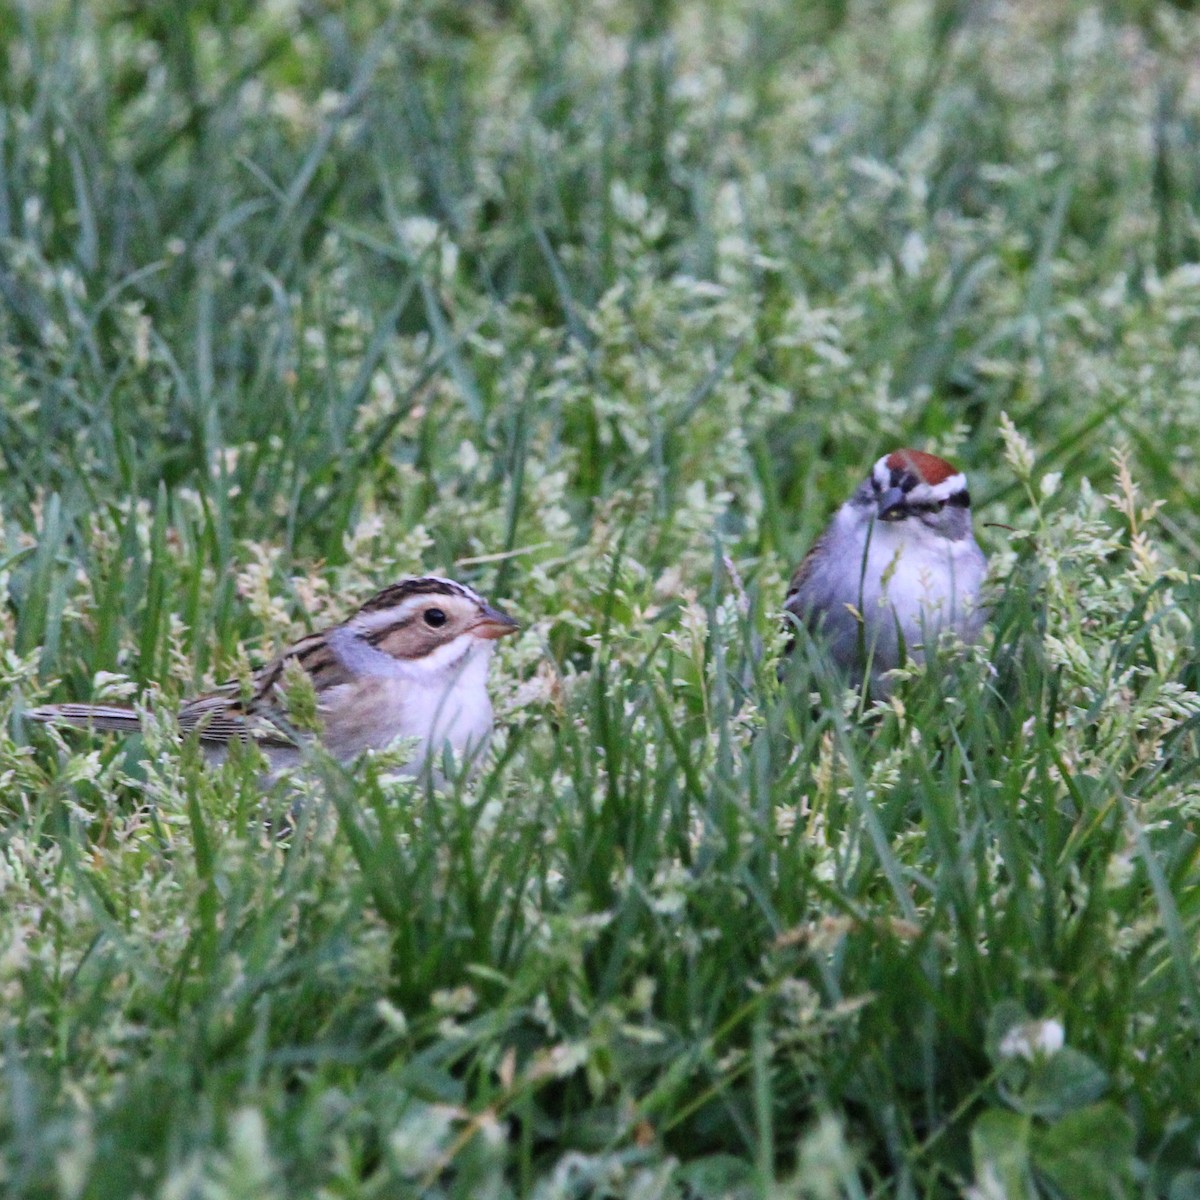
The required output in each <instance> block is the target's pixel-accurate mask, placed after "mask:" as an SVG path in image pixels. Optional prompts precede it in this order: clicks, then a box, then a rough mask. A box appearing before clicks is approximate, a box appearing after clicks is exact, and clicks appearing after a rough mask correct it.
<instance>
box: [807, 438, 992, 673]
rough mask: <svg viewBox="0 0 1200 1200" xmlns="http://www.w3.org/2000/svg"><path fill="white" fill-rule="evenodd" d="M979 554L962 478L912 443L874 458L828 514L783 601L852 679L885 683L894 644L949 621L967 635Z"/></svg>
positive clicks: (975, 624)
mask: <svg viewBox="0 0 1200 1200" xmlns="http://www.w3.org/2000/svg"><path fill="white" fill-rule="evenodd" d="M986 570H987V559H986V558H984V555H983V551H982V550H980V549H979V546H978V545H977V544H976V542H975V536H974V534H973V533H972V532H971V497H970V494H969V493H968V491H967V481H966V478H965V477H964V476H963V475H962V474H961V472H959V471H958V470H957V469H956V468H954V467H953V466H951V465H950V464H949V463H948V462H946V461H945V460H944V459H941V458H937V457H935V456H934V455H932V454H925V453H924V452H923V451H920V450H896V451H894V452H893V453H891V454H888V455H885V456H884V457H883V458H881V459H880V460H879V461H878V462H877V463H876V464H875V466H874V467H873V468H872V469H871V473H870V475H868V476H867V478H866V480H865V481H864V482H863V483H862V485H861V486H860V487H859V488H858V490H857V491H856V492H855V493H854V495H853V496H851V497H850V499H849V500H847V501H846V503H845V504H843V505H842V507H841V508H839V509H838V511H837V512H836V513H835V514H834V516H833V519H832V520H831V521H830V522H829V525H828V526H827V527H826V529H825V532H824V533H822V534H821V536H820V537H819V538H817V540H816V542H815V543H814V545H813V547H812V549H811V550H809V552H808V554H807V555H805V557H804V561H803V562H801V564H800V566H799V567H798V568H797V569H796V573H795V575H794V576H793V577H792V583H791V587H790V588H789V589H788V595H787V601H786V603H785V607H786V608H787V610H788V612H790V613H792V614H793V615H794V616H796V617H798V618H799V619H800V620H801V621H802V622H803V623H804V624H805V625H806V626H807V627H808V629H809V630H810V631H812V632H813V633H815V634H816V636H817V638H818V639H819V640H820V641H821V642H822V643H823V644H824V646H825V647H826V649H827V650H828V653H829V655H830V657H831V658H832V659H833V661H834V662H835V663H836V664H837V666H838V667H840V668H841V669H842V670H845V671H848V672H849V673H850V675H851V677H852V678H853V679H854V680H855V682H856V683H859V682H861V680H862V677H863V674H864V672H865V671H869V673H870V680H871V686H872V690H873V691H874V693H875V694H876V695H887V693H888V692H889V691H890V690H891V689H890V686H889V684H888V681H887V680H886V679H885V678H883V676H884V673H885V672H887V671H890V670H891V669H892V668H893V667H897V666H899V665H900V661H901V646H902V645H903V647H904V649H905V651H907V653H908V655H909V656H910V657H914V658H918V659H919V658H921V657H922V656H921V653H920V652H921V649H922V647H924V646H926V645H929V644H931V643H933V642H934V641H936V639H937V636H938V634H939V633H940V632H941V631H942V630H943V629H947V628H948V629H952V630H954V632H955V633H957V635H958V636H959V637H960V638H961V639H962V640H963V641H965V642H970V641H974V640H975V638H977V637H978V636H979V631H980V628H981V627H982V625H983V619H984V613H983V610H982V609H981V608H980V606H979V589H980V585H981V584H982V583H983V577H984V574H985V572H986Z"/></svg>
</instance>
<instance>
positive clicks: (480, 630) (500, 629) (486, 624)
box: [471, 604, 521, 639]
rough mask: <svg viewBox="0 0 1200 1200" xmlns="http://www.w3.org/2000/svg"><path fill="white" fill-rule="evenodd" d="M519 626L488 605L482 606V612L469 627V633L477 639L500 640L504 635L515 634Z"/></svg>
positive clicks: (510, 618) (504, 614)
mask: <svg viewBox="0 0 1200 1200" xmlns="http://www.w3.org/2000/svg"><path fill="white" fill-rule="evenodd" d="M520 628H521V627H520V625H518V624H517V623H516V621H514V620H513V619H512V617H510V616H508V615H507V614H506V613H502V612H501V611H500V610H499V609H498V608H493V607H492V606H491V605H490V604H485V605H484V606H483V612H481V613H480V614H479V620H477V621H476V622H475V624H474V625H472V626H471V632H472V633H473V634H474V635H475V636H476V637H478V638H488V639H494V638H502V637H504V636H505V635H506V634H509V633H516V632H517V630H518V629H520Z"/></svg>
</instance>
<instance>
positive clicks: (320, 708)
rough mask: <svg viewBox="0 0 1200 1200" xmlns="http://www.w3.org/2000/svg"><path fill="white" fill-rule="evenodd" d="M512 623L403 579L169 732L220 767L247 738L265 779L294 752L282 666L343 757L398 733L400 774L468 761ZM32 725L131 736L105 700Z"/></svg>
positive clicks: (487, 723)
mask: <svg viewBox="0 0 1200 1200" xmlns="http://www.w3.org/2000/svg"><path fill="white" fill-rule="evenodd" d="M517 628H518V626H517V623H516V621H514V620H513V619H512V618H511V617H509V616H506V615H505V614H504V613H502V612H500V611H498V610H497V609H495V608H493V607H492V606H491V605H490V604H488V602H487V601H486V600H485V599H484V598H483V597H482V596H480V595H479V594H478V593H477V592H474V591H473V590H472V589H471V588H469V587H467V586H465V585H464V584H461V583H455V582H454V581H453V580H450V579H442V578H440V577H438V576H432V575H431V576H425V577H423V578H419V579H406V580H403V581H401V582H399V583H394V584H392V585H391V586H390V587H386V588H384V589H383V590H382V591H380V592H377V593H376V594H375V595H374V596H372V597H371V598H370V599H369V600H368V601H367V602H366V603H365V604H363V605H362V606H361V607H360V608H359V609H358V610H357V611H356V612H355V613H354V614H353V615H352V616H350V617H348V618H347V619H346V620H345V621H342V622H341V623H340V624H338V625H334V626H332V627H331V628H329V629H325V630H322V631H320V632H319V633H312V634H309V635H308V636H307V637H303V638H301V639H300V640H299V641H298V642H295V643H294V644H293V645H291V646H290V647H288V649H286V650H285V651H284V652H283V653H282V654H280V655H279V656H278V657H277V658H274V659H273V660H272V661H271V662H269V663H267V665H266V666H264V667H263V668H262V669H261V670H259V671H258V672H257V673H256V674H255V676H254V677H253V679H252V681H251V687H250V688H249V690H248V692H247V691H244V689H243V687H242V685H241V684H240V683H239V682H238V681H237V680H233V681H231V682H229V683H226V684H224V685H222V686H221V687H219V688H217V689H216V690H215V691H212V692H207V693H205V694H204V695H201V696H197V697H195V698H194V699H192V700H188V701H186V702H185V703H184V704H183V706H182V707H181V708H180V710H179V714H178V715H179V726H180V729H181V730H182V731H183V732H184V733H185V734H189V733H192V732H194V733H195V735H196V737H197V738H198V740H199V743H200V746H201V748H202V749H203V751H204V752H205V756H206V757H207V758H209V759H210V760H212V761H216V762H220V761H221V760H223V759H224V757H225V754H226V752H227V750H228V748H229V745H230V743H231V742H235V741H239V742H249V741H253V742H255V743H256V744H257V745H258V746H259V748H260V749H261V750H262V751H263V752H264V753H265V754H266V756H267V759H268V761H269V763H270V765H271V770H272V774H274V773H275V772H277V771H278V770H279V769H281V768H283V767H285V766H289V765H292V764H294V763H295V762H297V761H298V760H299V758H300V754H301V747H300V744H299V742H298V741H297V739H296V737H295V734H294V731H293V730H292V728H291V725H290V723H289V721H288V717H287V705H286V699H285V692H286V691H287V684H286V676H287V674H288V672H289V670H295V669H299V670H302V671H303V672H305V673H306V674H307V676H308V678H309V679H310V680H311V682H312V686H313V690H314V692H315V693H316V700H317V712H316V716H317V724H318V728H319V736H320V738H321V741H322V742H323V744H324V746H325V748H326V749H327V750H328V751H329V752H330V754H332V755H333V756H334V757H335V758H337V759H339V760H341V761H343V762H348V761H350V760H351V759H353V758H354V757H355V756H356V755H358V754H359V753H361V752H362V751H364V750H378V749H383V748H384V747H385V746H387V745H389V744H390V743H391V742H393V741H395V740H396V739H398V738H413V739H416V742H417V746H416V751H415V754H414V757H413V759H412V760H410V762H409V765H408V770H410V771H413V772H416V771H419V770H420V768H421V766H422V765H423V764H424V763H425V762H426V761H429V760H432V761H435V762H436V761H438V760H440V757H441V754H442V753H443V751H444V750H445V748H446V747H449V749H450V750H451V751H452V752H453V754H454V757H455V759H456V760H457V761H459V762H463V761H468V760H473V759H476V758H477V757H478V756H479V754H480V753H481V751H482V750H483V748H484V747H485V746H486V744H487V741H488V737H489V736H490V734H491V730H492V705H491V700H490V699H489V697H488V691H487V676H488V665H489V663H490V660H491V657H492V651H493V649H494V648H495V643H496V639H497V638H500V637H504V636H505V635H506V634H510V633H514V632H516V630H517ZM28 715H29V716H30V717H31V718H33V719H34V720H36V721H42V722H45V723H49V724H54V725H70V726H76V727H81V728H87V729H97V730H112V731H115V732H118V733H133V732H136V731H137V729H138V728H139V725H140V719H139V717H138V714H137V712H136V711H134V710H133V709H131V708H124V707H121V706H118V705H109V704H51V705H47V706H45V707H43V708H36V709H33V710H31V711H30V712H29V714H28Z"/></svg>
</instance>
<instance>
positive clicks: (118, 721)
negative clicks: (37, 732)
mask: <svg viewBox="0 0 1200 1200" xmlns="http://www.w3.org/2000/svg"><path fill="white" fill-rule="evenodd" d="M25 715H26V716H27V717H28V718H29V719H30V720H32V721H41V722H43V723H44V724H46V725H70V726H73V727H74V728H76V729H107V730H112V731H113V732H115V733H136V732H137V731H138V730H139V729H140V728H141V727H142V723H141V721H140V720H139V718H138V715H137V713H135V712H134V711H133V709H132V708H124V707H122V706H121V705H119V704H46V705H44V706H43V707H41V708H31V709H30V710H29V711H28V712H27V713H26V714H25Z"/></svg>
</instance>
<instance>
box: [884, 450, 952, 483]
mask: <svg viewBox="0 0 1200 1200" xmlns="http://www.w3.org/2000/svg"><path fill="white" fill-rule="evenodd" d="M887 465H888V468H889V469H890V470H892V471H904V470H909V471H912V472H913V473H914V474H915V475H917V476H918V478H920V479H923V480H924V481H925V482H926V483H927V484H929V485H930V486H931V487H936V486H937V485H938V484H939V483H942V482H943V481H944V480H946V479H949V478H950V476H951V475H957V474H958V470H957V468H955V467H952V466H951V465H950V464H949V463H948V462H947V461H946V460H945V459H944V458H938V456H937V455H936V454H926V453H925V451H924V450H897V451H895V453H893V454H889V455H888V456H887Z"/></svg>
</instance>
